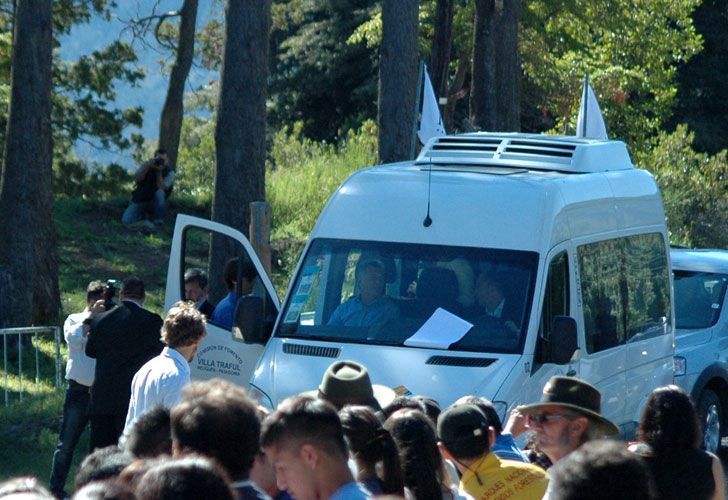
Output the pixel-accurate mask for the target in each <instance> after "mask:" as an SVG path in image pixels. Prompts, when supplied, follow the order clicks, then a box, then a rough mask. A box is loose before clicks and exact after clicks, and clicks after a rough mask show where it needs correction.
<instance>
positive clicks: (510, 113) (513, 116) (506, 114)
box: [495, 0, 521, 132]
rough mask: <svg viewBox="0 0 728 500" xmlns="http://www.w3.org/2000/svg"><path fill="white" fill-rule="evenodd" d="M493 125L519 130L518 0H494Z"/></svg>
mask: <svg viewBox="0 0 728 500" xmlns="http://www.w3.org/2000/svg"><path fill="white" fill-rule="evenodd" d="M495 18H496V23H495V25H496V26H497V30H496V34H497V36H496V40H495V43H496V45H497V46H496V49H495V58H496V60H495V67H496V95H497V97H496V99H497V111H498V119H497V124H496V128H497V129H498V130H504V131H509V132H518V131H519V130H521V58H520V51H519V48H518V24H519V21H520V18H521V1H520V0H500V1H496V16H495Z"/></svg>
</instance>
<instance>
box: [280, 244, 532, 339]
mask: <svg viewBox="0 0 728 500" xmlns="http://www.w3.org/2000/svg"><path fill="white" fill-rule="evenodd" d="M537 266H538V254H537V253H535V252H526V251H514V250H496V249H483V248H465V247H448V246H442V245H420V244H409V243H383V242H369V241H367V242H364V241H352V240H338V239H336V240H335V239H316V240H314V241H313V242H312V244H311V246H310V247H309V250H308V253H307V254H306V257H305V260H304V264H303V266H302V268H301V270H300V271H299V274H298V276H297V279H296V282H295V283H294V285H293V288H292V289H291V293H290V294H289V298H288V301H287V303H286V306H285V309H284V311H283V316H282V318H283V319H282V320H281V321H280V323H279V326H278V330H277V332H276V335H277V336H279V337H295V338H306V339H312V340H324V341H333V342H353V343H362V344H371V345H395V346H399V345H415V346H419V347H424V346H425V345H423V344H421V343H419V342H422V341H424V340H427V341H428V342H430V344H428V345H429V346H431V347H436V348H440V349H450V350H461V351H483V352H506V353H515V352H520V351H521V349H522V346H523V341H524V337H525V334H526V328H527V325H528V317H529V312H530V309H531V301H532V297H533V290H534V282H535V277H536V269H537ZM408 339H409V340H408ZM415 340H417V341H418V342H415ZM405 342H407V343H406V344H405Z"/></svg>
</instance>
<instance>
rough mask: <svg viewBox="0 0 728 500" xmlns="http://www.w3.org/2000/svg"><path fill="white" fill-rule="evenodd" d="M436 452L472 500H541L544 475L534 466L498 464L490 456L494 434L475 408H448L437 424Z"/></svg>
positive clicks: (543, 488) (544, 490)
mask: <svg viewBox="0 0 728 500" xmlns="http://www.w3.org/2000/svg"><path fill="white" fill-rule="evenodd" d="M437 435H438V438H439V440H440V441H439V446H440V452H441V453H442V455H443V456H444V457H445V458H447V459H449V460H451V461H452V462H453V463H454V464H455V466H456V467H457V468H458V470H459V471H460V473H461V474H462V478H461V479H460V490H461V492H463V493H466V494H467V495H470V496H472V497H473V498H475V499H476V500H484V499H488V500H490V499H492V500H496V499H497V500H506V499H519V500H520V499H523V500H531V499H533V500H537V499H541V498H542V497H543V495H544V493H545V492H546V488H547V486H548V477H547V476H546V473H545V472H544V471H543V470H542V469H540V468H539V467H536V466H535V465H531V464H527V463H523V462H515V461H511V460H501V459H500V458H498V457H497V456H496V455H495V454H493V453H491V452H490V444H491V443H492V442H494V440H495V433H494V431H493V428H492V427H489V425H488V419H487V417H486V416H485V414H484V413H483V412H482V411H481V410H480V408H478V407H477V406H475V405H472V404H460V405H455V406H451V407H450V408H448V409H447V410H446V411H445V412H443V413H442V415H440V418H439V419H438V422H437Z"/></svg>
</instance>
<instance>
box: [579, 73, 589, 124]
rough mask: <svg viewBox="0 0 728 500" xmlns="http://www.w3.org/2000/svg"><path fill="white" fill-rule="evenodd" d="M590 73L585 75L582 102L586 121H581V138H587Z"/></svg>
mask: <svg viewBox="0 0 728 500" xmlns="http://www.w3.org/2000/svg"><path fill="white" fill-rule="evenodd" d="M588 88H589V73H586V74H584V87H583V88H582V91H581V102H583V103H584V119H583V120H582V121H581V136H582V137H586V122H587V119H586V118H587V111H588V108H589V91H588V90H587V89H588Z"/></svg>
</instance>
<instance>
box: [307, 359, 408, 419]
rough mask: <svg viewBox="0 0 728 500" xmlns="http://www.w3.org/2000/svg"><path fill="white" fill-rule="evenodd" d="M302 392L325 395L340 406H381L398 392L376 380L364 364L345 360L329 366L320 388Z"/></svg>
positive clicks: (339, 407) (314, 395) (386, 403)
mask: <svg viewBox="0 0 728 500" xmlns="http://www.w3.org/2000/svg"><path fill="white" fill-rule="evenodd" d="M302 395H303V396H312V397H318V398H321V399H325V400H326V401H328V402H329V403H331V404H333V405H334V406H335V407H336V408H338V409H341V408H343V407H344V406H346V405H364V406H369V407H371V408H373V409H374V410H381V409H382V408H383V407H385V406H387V405H388V404H389V403H391V402H392V400H393V399H394V398H395V396H396V395H397V394H396V393H395V392H394V391H393V390H392V389H390V388H389V387H386V386H383V385H379V384H372V382H371V380H370V379H369V372H368V371H367V369H366V367H365V366H364V365H362V364H360V363H357V362H356V361H350V360H343V361H336V362H334V363H333V364H332V365H331V366H329V367H328V368H327V369H326V372H325V373H324V376H323V378H322V379H321V385H319V387H318V389H317V390H313V391H306V392H304V393H303V394H302Z"/></svg>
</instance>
